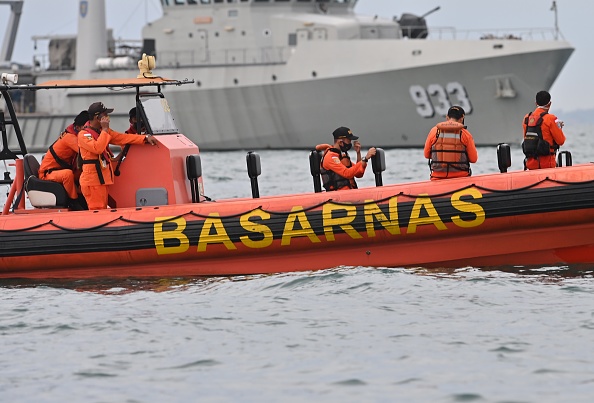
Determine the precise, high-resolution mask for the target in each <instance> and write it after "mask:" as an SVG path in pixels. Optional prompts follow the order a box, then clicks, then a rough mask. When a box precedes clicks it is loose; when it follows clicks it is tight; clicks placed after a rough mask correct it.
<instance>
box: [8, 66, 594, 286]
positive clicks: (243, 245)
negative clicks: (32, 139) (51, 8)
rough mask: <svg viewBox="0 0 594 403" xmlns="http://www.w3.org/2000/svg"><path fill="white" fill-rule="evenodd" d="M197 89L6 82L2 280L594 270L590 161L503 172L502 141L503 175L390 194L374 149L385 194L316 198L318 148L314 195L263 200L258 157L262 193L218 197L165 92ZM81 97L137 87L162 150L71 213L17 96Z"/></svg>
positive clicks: (406, 187) (136, 156) (132, 151)
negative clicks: (99, 198) (96, 205)
mask: <svg viewBox="0 0 594 403" xmlns="http://www.w3.org/2000/svg"><path fill="white" fill-rule="evenodd" d="M191 82H192V81H188V80H185V81H178V80H167V79H162V78H155V77H152V78H135V79H123V80H109V81H105V80H102V81H55V82H50V83H44V84H40V85H31V86H17V85H14V84H10V85H9V84H7V83H5V84H3V85H0V93H1V95H2V98H3V99H4V100H5V102H6V109H7V111H8V116H5V115H4V114H1V115H0V121H1V128H2V141H3V149H2V151H1V152H0V159H3V160H10V161H12V165H13V166H14V170H13V171H11V172H7V173H5V175H4V180H3V181H0V182H1V183H4V184H10V185H11V188H10V192H9V195H8V197H7V199H6V201H5V203H4V208H3V212H2V215H1V216H0V278H39V279H41V278H98V277H174V276H222V275H225V276H226V275H246V274H260V273H277V272H288V271H307V270H317V269H325V268H331V267H336V266H341V265H346V266H374V267H410V266H415V267H418V266H423V267H429V268H431V267H461V266H466V265H472V266H478V267H491V266H500V265H566V264H577V263H588V264H589V263H594V236H593V235H594V164H583V165H576V166H564V167H561V168H557V169H543V170H538V171H525V172H506V159H508V158H509V157H506V148H505V145H501V146H500V147H501V148H500V149H499V151H500V152H501V158H500V166H501V172H500V173H493V174H488V175H478V176H473V177H468V178H455V179H449V180H442V181H424V182H415V183H404V184H397V185H386V186H383V184H382V183H381V182H382V181H381V172H382V170H383V169H384V166H383V165H385V164H384V162H383V153H382V152H381V151H382V150H379V152H378V155H377V156H376V157H374V160H373V161H372V165H373V168H374V172H375V174H376V184H377V186H376V187H368V188H363V189H354V190H346V191H339V192H328V193H326V192H322V191H321V190H320V186H319V176H317V175H318V174H319V172H317V170H318V171H319V159H318V158H319V154H318V153H317V152H316V151H312V153H311V155H310V158H311V161H310V162H311V164H310V166H311V169H312V174H313V175H314V189H315V190H316V191H313V192H311V193H306V194H292V195H282V196H269V197H259V194H258V189H257V175H258V174H259V170H260V167H259V156H258V155H257V154H256V153H252V152H250V153H248V157H247V160H248V171H249V174H250V177H251V178H252V186H253V187H252V193H253V196H254V197H253V198H245V199H230V200H217V201H212V200H210V199H208V198H207V197H205V196H204V190H203V189H204V186H203V181H202V178H201V176H202V175H201V162H200V155H199V149H198V147H197V146H196V145H195V144H194V143H192V141H190V140H189V139H188V138H187V137H186V136H184V135H183V134H182V133H179V131H178V130H177V128H176V126H175V120H174V118H173V114H174V111H172V110H171V108H170V106H169V105H168V103H167V100H166V98H165V96H164V94H163V91H162V90H164V89H165V88H168V87H170V86H181V85H184V84H187V83H191ZM81 88H85V89H87V90H92V89H94V88H98V89H103V90H105V89H106V88H109V89H116V90H118V89H120V90H121V89H123V88H126V89H133V90H134V92H133V95H132V96H133V97H134V99H135V103H136V106H137V108H138V110H139V111H140V114H141V116H142V118H143V120H144V121H145V122H146V126H147V130H148V132H149V133H151V134H153V135H154V136H155V137H156V139H157V140H158V145H157V146H154V147H143V146H140V145H132V146H130V148H129V149H128V150H127V153H126V158H125V160H124V161H123V162H122V163H121V166H119V169H118V170H119V171H120V176H119V177H118V178H117V179H116V184H115V185H113V186H111V187H110V190H109V196H110V203H109V204H110V208H108V209H106V210H95V211H88V210H85V211H70V210H69V209H68V208H67V207H66V206H65V205H64V204H65V203H64V199H63V197H64V196H63V194H62V193H60V192H61V190H60V189H58V190H56V189H55V185H56V184H55V183H53V182H52V183H47V182H46V181H42V180H40V179H38V178H36V171H35V164H36V163H37V162H36V160H35V158H34V157H33V156H32V155H31V154H28V153H27V149H26V145H25V142H24V141H23V138H22V136H21V134H20V129H19V124H18V120H17V117H16V114H15V113H14V108H13V106H12V103H11V99H10V93H11V91H15V90H20V91H22V90H32V91H40V90H54V89H59V90H65V89H66V90H69V89H81ZM131 102H133V101H131ZM9 128H12V130H9ZM9 132H10V134H11V136H9V135H8V134H9ZM17 143H18V146H17V147H16V148H15V147H9V144H17ZM140 148H142V149H140ZM507 150H509V149H507ZM569 160H570V158H569ZM114 163H116V162H114ZM566 163H567V162H566ZM316 164H317V167H316ZM569 164H570V162H569ZM507 166H509V164H508V165H507ZM12 173H14V179H12V178H11V177H10V175H11V174H12ZM60 186H61V185H60ZM62 190H63V189H62ZM26 199H28V200H29V202H28V203H26ZM543 201H544V202H543ZM345 251H348V253H345Z"/></svg>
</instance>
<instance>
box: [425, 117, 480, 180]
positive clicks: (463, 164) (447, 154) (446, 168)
mask: <svg viewBox="0 0 594 403" xmlns="http://www.w3.org/2000/svg"><path fill="white" fill-rule="evenodd" d="M462 129H464V125H463V124H462V123H458V122H453V121H446V122H441V123H438V124H437V141H436V142H435V143H434V144H433V146H432V147H431V159H430V160H429V166H430V168H431V172H432V173H433V172H436V173H439V175H438V176H439V177H440V178H447V177H448V176H449V174H451V173H454V172H456V173H459V172H468V174H469V175H470V163H469V162H468V154H467V153H466V146H465V145H464V143H462ZM457 176H459V175H457Z"/></svg>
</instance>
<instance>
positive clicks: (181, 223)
mask: <svg viewBox="0 0 594 403" xmlns="http://www.w3.org/2000/svg"><path fill="white" fill-rule="evenodd" d="M155 221H157V222H155V225H154V226H153V238H154V241H155V248H156V249H157V255H170V254H173V253H184V252H185V251H187V250H188V249H189V247H190V241H189V240H188V237H187V236H185V235H184V233H183V231H184V229H186V220H185V219H184V218H183V217H178V218H174V217H157V218H155ZM165 223H167V224H175V225H176V227H175V228H174V229H173V230H170V231H164V230H163V224H165ZM166 239H174V240H177V242H178V243H179V245H176V246H165V240H166Z"/></svg>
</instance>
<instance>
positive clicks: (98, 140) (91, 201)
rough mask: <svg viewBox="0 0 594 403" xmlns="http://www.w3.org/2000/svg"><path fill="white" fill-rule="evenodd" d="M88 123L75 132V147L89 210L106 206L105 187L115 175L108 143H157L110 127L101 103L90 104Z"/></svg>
mask: <svg viewBox="0 0 594 403" xmlns="http://www.w3.org/2000/svg"><path fill="white" fill-rule="evenodd" d="M88 111H89V122H88V124H87V125H86V126H85V127H84V128H83V129H82V130H81V131H80V132H79V134H78V146H79V148H80V155H81V157H82V163H83V167H82V174H81V176H80V188H81V191H82V194H83V196H84V197H85V199H86V201H87V204H88V206H89V209H90V210H99V209H104V208H107V197H108V192H107V186H108V185H111V184H113V181H114V174H113V168H112V166H111V159H112V158H113V154H112V153H111V151H110V150H109V145H110V144H115V145H120V146H121V145H125V144H145V143H150V144H153V145H155V144H157V141H156V140H155V138H154V137H153V136H151V135H148V134H147V135H146V136H138V135H136V134H124V133H119V132H116V131H114V130H112V129H110V128H109V114H110V113H111V112H113V109H108V108H106V107H105V105H103V103H102V102H95V103H94V104H92V105H91V106H89V110H88Z"/></svg>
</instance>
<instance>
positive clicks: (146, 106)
mask: <svg viewBox="0 0 594 403" xmlns="http://www.w3.org/2000/svg"><path fill="white" fill-rule="evenodd" d="M140 103H141V105H142V109H143V111H144V117H145V118H146V122H147V124H148V127H147V128H148V129H149V130H150V133H153V134H172V133H179V130H178V129H177V126H176V124H175V120H174V119H173V116H172V115H171V108H169V104H168V103H167V99H165V98H163V97H160V96H150V97H141V98H140Z"/></svg>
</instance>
